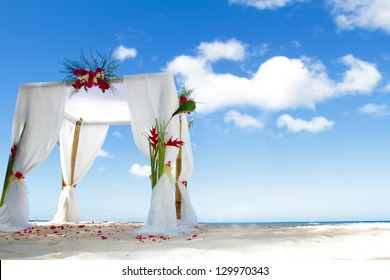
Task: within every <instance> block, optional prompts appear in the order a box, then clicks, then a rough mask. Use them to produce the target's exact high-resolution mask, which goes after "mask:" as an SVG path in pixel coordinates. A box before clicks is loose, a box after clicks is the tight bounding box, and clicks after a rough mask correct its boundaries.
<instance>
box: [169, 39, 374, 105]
mask: <svg viewBox="0 0 390 280" xmlns="http://www.w3.org/2000/svg"><path fill="white" fill-rule="evenodd" d="M217 49H220V50H221V52H220V53H218V54H216V53H217ZM243 51H245V45H244V44H243V43H242V42H239V41H237V40H235V39H232V40H229V41H227V42H225V43H223V42H219V41H218V42H212V43H201V44H200V45H199V47H198V54H197V55H195V56H188V55H181V56H178V57H176V58H174V59H173V60H172V61H170V62H169V63H168V64H167V67H166V70H167V71H169V72H172V73H174V74H175V75H176V76H177V78H178V79H179V80H180V81H181V82H183V83H185V84H188V85H192V86H195V87H196V91H195V92H194V93H193V96H194V98H195V99H196V100H197V101H199V102H200V103H199V104H198V108H197V109H198V111H199V112H202V111H203V112H211V111H215V110H218V109H221V108H224V107H227V106H234V105H252V106H257V107H259V108H261V109H264V110H269V111H279V110H285V109H292V108H302V107H306V108H314V107H315V105H316V103H318V102H320V101H323V100H326V99H329V98H334V97H338V96H340V95H345V94H357V93H369V92H370V91H372V90H373V88H374V87H375V86H376V85H377V84H378V82H379V80H380V79H381V74H380V73H379V72H378V70H377V69H376V66H375V65H374V64H371V63H368V62H365V61H363V60H360V59H358V58H355V57H354V56H353V55H346V56H344V57H343V58H341V59H340V61H339V62H340V63H341V64H344V65H345V66H346V68H347V70H346V71H345V73H344V74H343V75H342V77H343V78H342V80H340V81H337V80H332V79H330V78H329V77H328V75H327V71H326V68H325V66H324V65H323V64H322V63H321V62H320V61H316V60H313V59H310V58H308V57H302V58H299V59H298V58H288V57H285V56H276V57H272V58H270V59H268V60H266V61H264V62H263V63H262V64H261V65H260V66H259V68H258V70H257V71H256V73H254V74H253V75H252V76H251V77H249V78H247V77H240V76H237V75H234V74H230V73H223V74H220V73H216V72H215V71H214V70H213V67H212V65H213V63H214V62H216V61H217V60H218V59H222V58H224V59H231V60H234V61H238V60H239V59H244V58H245V53H242V52H243Z"/></svg>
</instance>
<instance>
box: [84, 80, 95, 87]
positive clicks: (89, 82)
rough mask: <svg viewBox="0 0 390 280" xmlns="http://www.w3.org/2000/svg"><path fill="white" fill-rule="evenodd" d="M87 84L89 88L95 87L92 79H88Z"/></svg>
mask: <svg viewBox="0 0 390 280" xmlns="http://www.w3.org/2000/svg"><path fill="white" fill-rule="evenodd" d="M85 86H86V87H87V88H91V87H93V81H92V80H88V81H87V82H86V83H85Z"/></svg>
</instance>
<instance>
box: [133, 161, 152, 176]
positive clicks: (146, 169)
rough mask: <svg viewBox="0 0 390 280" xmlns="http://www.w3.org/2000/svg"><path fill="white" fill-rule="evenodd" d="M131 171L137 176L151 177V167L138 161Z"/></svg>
mask: <svg viewBox="0 0 390 280" xmlns="http://www.w3.org/2000/svg"><path fill="white" fill-rule="evenodd" d="M129 172H130V173H131V174H133V175H136V176H140V177H149V175H150V174H151V169H150V166H149V165H144V166H141V165H139V164H138V163H135V164H133V165H132V166H131V167H130V169H129Z"/></svg>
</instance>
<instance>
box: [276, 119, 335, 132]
mask: <svg viewBox="0 0 390 280" xmlns="http://www.w3.org/2000/svg"><path fill="white" fill-rule="evenodd" d="M333 125H334V122H332V121H328V120H327V119H325V118H324V117H316V118H313V119H311V120H310V121H304V120H302V119H294V118H293V117H291V116H290V115H282V116H280V117H279V118H278V120H277V126H278V127H284V126H285V127H287V129H288V130H289V131H291V132H294V133H297V132H301V131H308V132H311V133H317V132H321V131H324V130H327V129H331V128H332V127H333Z"/></svg>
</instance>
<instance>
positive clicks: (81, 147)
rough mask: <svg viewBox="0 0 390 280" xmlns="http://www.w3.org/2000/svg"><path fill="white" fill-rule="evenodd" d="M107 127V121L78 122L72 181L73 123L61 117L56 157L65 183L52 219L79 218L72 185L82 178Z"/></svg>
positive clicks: (66, 219)
mask: <svg viewBox="0 0 390 280" xmlns="http://www.w3.org/2000/svg"><path fill="white" fill-rule="evenodd" d="M108 127H109V126H108V125H88V124H86V125H81V128H80V135H79V139H78V149H77V154H76V163H75V168H74V175H73V176H74V178H73V182H72V169H71V156H72V146H73V140H74V132H75V128H76V124H75V123H74V122H72V121H69V120H67V119H64V121H63V123H62V127H61V131H60V157H61V168H62V174H63V178H64V182H65V186H64V188H63V189H62V192H61V195H60V199H59V202H58V210H57V213H56V214H55V216H54V219H53V221H54V222H79V221H80V207H79V203H78V199H77V195H76V190H75V188H74V187H73V186H74V185H75V184H78V183H79V182H80V181H81V180H82V178H83V177H84V176H85V174H87V172H88V170H89V169H90V167H91V165H92V163H93V162H94V160H95V159H96V156H97V155H98V153H99V151H100V149H101V147H102V145H103V142H104V140H105V139H106V135H107V131H108Z"/></svg>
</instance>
